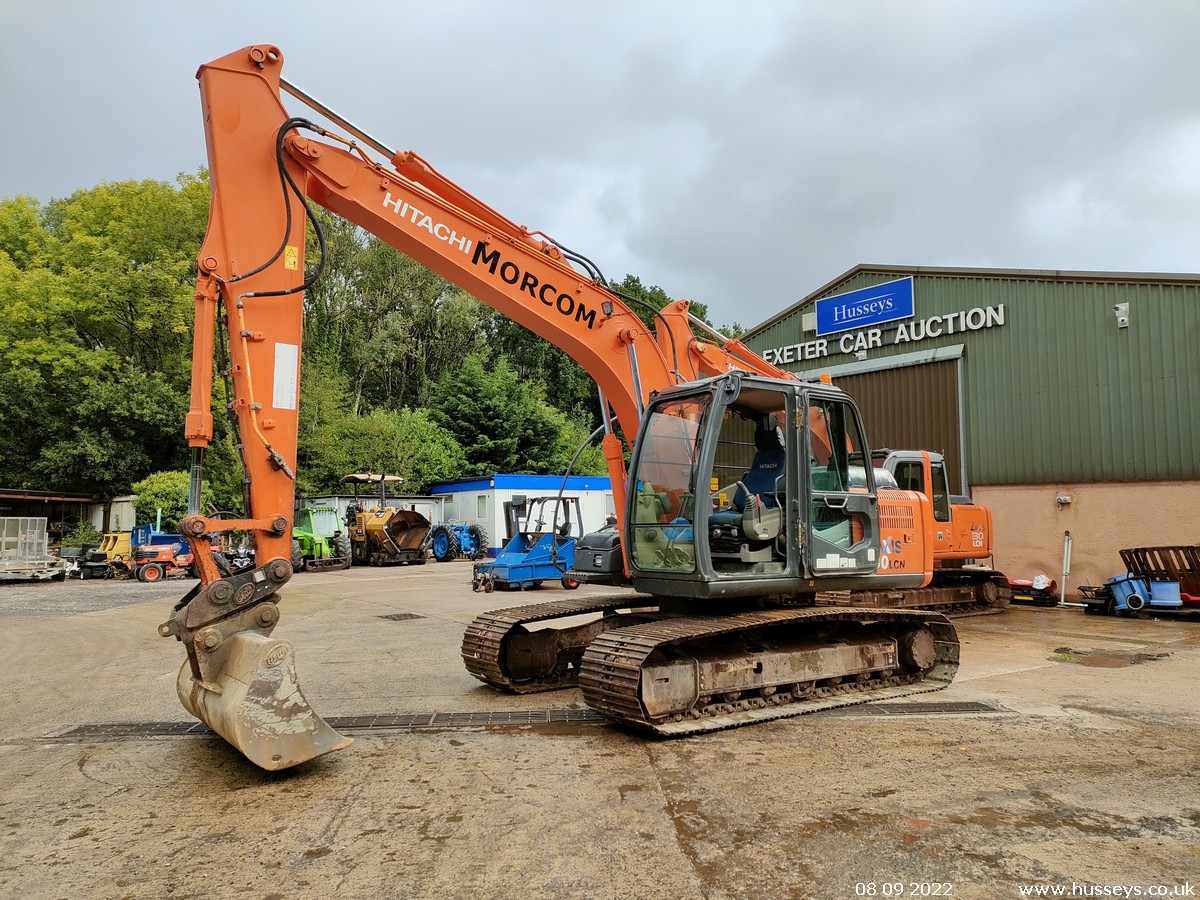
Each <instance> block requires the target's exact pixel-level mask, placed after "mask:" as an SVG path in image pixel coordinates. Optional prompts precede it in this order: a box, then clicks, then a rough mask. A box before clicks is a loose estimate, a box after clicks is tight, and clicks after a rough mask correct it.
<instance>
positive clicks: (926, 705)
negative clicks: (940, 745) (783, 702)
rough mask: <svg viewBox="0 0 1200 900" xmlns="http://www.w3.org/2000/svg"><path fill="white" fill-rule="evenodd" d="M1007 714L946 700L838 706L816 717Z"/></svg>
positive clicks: (968, 702)
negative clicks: (938, 701) (939, 701)
mask: <svg viewBox="0 0 1200 900" xmlns="http://www.w3.org/2000/svg"><path fill="white" fill-rule="evenodd" d="M1001 712H1007V710H1005V709H1003V708H1002V707H999V706H996V705H994V704H992V703H980V702H978V701H977V700H946V701H943V702H941V703H936V702H934V703H930V702H915V703H863V704H861V705H860V706H838V707H834V708H833V709H827V710H825V711H824V712H821V713H814V715H823V716H971V715H978V714H980V713H1001Z"/></svg>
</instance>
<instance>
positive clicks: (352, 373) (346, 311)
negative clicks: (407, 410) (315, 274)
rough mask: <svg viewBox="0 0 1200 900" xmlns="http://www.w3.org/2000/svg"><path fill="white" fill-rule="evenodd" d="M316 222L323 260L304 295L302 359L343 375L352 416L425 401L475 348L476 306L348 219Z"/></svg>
mask: <svg viewBox="0 0 1200 900" xmlns="http://www.w3.org/2000/svg"><path fill="white" fill-rule="evenodd" d="M320 221H321V227H322V230H323V231H324V232H325V236H326V245H327V258H326V265H325V270H324V272H323V273H322V276H321V279H320V280H318V281H317V283H316V284H315V285H314V286H313V287H312V288H311V289H310V290H309V291H308V293H307V294H306V296H305V323H304V325H305V327H304V341H305V348H306V361H307V360H310V359H314V358H319V359H320V360H322V364H323V365H325V366H327V367H329V366H332V367H336V369H337V370H339V371H340V372H341V373H342V374H343V375H344V376H345V378H346V388H347V390H348V396H347V398H346V400H347V401H348V402H349V404H350V407H351V409H352V411H354V412H356V413H357V412H360V411H363V410H364V409H370V408H375V407H385V408H388V409H401V408H404V407H420V406H425V405H427V400H428V397H429V391H430V389H431V387H432V385H433V384H434V383H436V382H437V381H438V380H439V379H440V378H441V377H442V375H443V374H444V373H445V372H447V371H448V370H450V369H452V368H454V367H455V366H457V365H458V362H459V360H460V359H461V358H462V357H463V355H464V354H466V353H468V352H470V351H471V350H472V349H475V348H477V347H478V346H481V345H480V343H479V342H480V339H481V335H482V322H483V320H482V318H481V312H482V309H483V307H482V305H481V304H480V303H479V301H477V300H475V299H474V298H473V297H471V296H470V295H468V294H466V293H464V292H463V291H461V290H459V289H458V288H456V287H455V286H454V285H452V284H451V283H450V282H448V281H446V280H445V279H444V278H441V277H439V276H437V275H435V274H434V273H433V272H431V271H429V270H428V269H426V268H425V267H424V266H421V265H420V264H419V263H417V262H416V261H415V260H413V259H411V258H409V257H407V256H405V255H404V254H402V253H400V252H399V251H397V250H396V249H395V248H393V247H390V246H388V245H387V244H385V243H383V242H382V241H380V240H379V239H378V238H376V237H374V236H372V235H369V234H367V233H365V232H364V231H362V229H360V228H357V227H356V226H354V225H352V224H350V223H349V222H346V221H345V220H343V219H338V218H336V217H333V216H330V215H328V214H326V215H323V216H321V218H320ZM311 255H313V256H315V254H311Z"/></svg>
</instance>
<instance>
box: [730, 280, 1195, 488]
mask: <svg viewBox="0 0 1200 900" xmlns="http://www.w3.org/2000/svg"><path fill="white" fill-rule="evenodd" d="M908 276H911V277H912V278H913V293H914V305H915V316H914V317H913V319H911V320H908V327H909V328H910V329H911V325H912V324H913V323H920V322H927V321H928V320H929V319H930V318H931V317H943V318H944V317H949V320H948V321H944V322H942V323H941V325H940V326H939V327H940V330H941V333H940V334H939V335H937V336H936V337H923V338H922V339H921V340H919V341H912V340H909V341H903V342H901V343H896V342H895V341H896V338H897V337H898V335H899V333H900V327H901V326H902V325H904V324H905V323H903V322H892V323H887V324H885V325H882V326H879V331H880V335H879V337H880V346H878V347H870V348H868V349H866V350H864V351H862V355H863V359H862V360H858V361H856V359H855V357H854V356H853V355H851V354H843V353H840V352H839V351H840V347H839V344H840V336H839V335H832V336H828V337H827V340H828V341H829V347H828V353H827V355H826V356H823V357H819V358H816V359H805V360H802V361H796V362H794V363H791V364H788V363H784V365H785V367H786V368H790V369H793V370H795V371H799V372H803V373H806V374H809V375H815V374H817V373H820V372H821V371H823V370H827V369H830V368H841V369H851V370H852V369H853V367H854V366H855V365H856V363H857V364H860V365H861V364H871V363H875V362H878V361H880V360H886V359H887V358H889V357H892V356H897V355H902V354H912V353H913V352H914V351H922V352H929V351H936V350H938V349H945V348H949V347H951V346H952V345H962V347H963V352H962V358H963V364H964V379H963V382H964V383H963V392H964V393H963V398H962V402H963V409H964V424H965V444H966V448H967V471H968V475H969V478H968V480H969V482H970V483H971V484H1029V483H1038V482H1051V481H1054V480H1056V479H1063V480H1071V481H1141V480H1144V481H1164V480H1174V479H1186V480H1196V479H1200V456H1197V454H1196V453H1195V452H1194V448H1195V447H1196V446H1197V442H1198V441H1200V416H1197V415H1194V414H1192V411H1194V410H1196V409H1198V408H1200V353H1198V352H1197V351H1196V348H1197V347H1198V346H1200V277H1197V276H1174V275H1140V274H1102V273H1055V272H1027V271H1022V270H1011V271H1003V270H1000V271H997V270H986V271H984V270H980V271H972V270H944V269H905V268H904V267H896V268H890V269H872V270H870V271H858V270H855V271H854V272H852V273H850V274H848V275H847V276H846V277H844V278H842V279H838V280H836V281H835V282H832V283H831V284H830V285H828V286H826V288H823V289H821V291H819V292H815V293H814V294H813V295H810V297H809V298H806V299H805V301H802V303H801V304H798V305H797V306H796V307H794V308H792V309H790V310H787V311H785V312H784V313H781V314H780V315H779V316H777V317H776V318H775V319H772V320H769V321H768V322H767V323H764V324H763V325H761V326H758V327H757V328H755V329H752V330H751V332H750V333H749V334H748V335H747V336H746V337H745V340H746V343H747V344H748V345H750V346H751V347H752V348H754V349H755V350H757V351H758V352H760V353H761V352H763V351H767V350H772V349H774V348H779V347H785V346H789V345H796V344H798V343H804V342H810V341H812V340H813V339H814V338H815V333H814V332H805V331H804V330H803V319H804V315H805V314H806V313H808V312H811V309H812V303H815V301H816V300H817V299H819V298H820V297H825V296H832V295H836V294H843V293H846V292H848V291H852V290H857V289H859V288H864V287H869V286H871V285H874V284H879V283H882V282H886V281H891V280H895V279H897V278H903V277H908ZM1118 304H1128V307H1129V326H1128V327H1127V328H1119V327H1118V323H1117V319H1116V315H1115V314H1114V311H1113V308H1114V307H1115V306H1117V305H1118ZM1000 307H1003V315H1004V320H1003V324H1001V325H993V326H990V327H986V328H979V329H976V330H966V331H964V330H962V322H963V318H962V317H961V316H960V314H961V313H964V312H966V311H969V310H973V309H992V310H996V309H999V308H1000ZM952 327H953V332H952V333H951V331H950V329H951V328H952ZM834 383H835V384H836V383H839V382H838V379H837V377H835V379H834ZM907 402H908V398H906V397H905V396H904V395H903V394H898V395H897V396H896V404H897V407H898V408H900V409H903V407H904V405H905V404H906V403H907Z"/></svg>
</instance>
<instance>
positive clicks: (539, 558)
mask: <svg viewBox="0 0 1200 900" xmlns="http://www.w3.org/2000/svg"><path fill="white" fill-rule="evenodd" d="M525 510H526V514H525V520H524V523H523V524H522V525H520V526H519V527H518V529H516V531H515V534H513V536H512V537H511V538H510V539H509V541H508V543H507V544H505V545H504V548H503V549H502V550H501V551H500V553H499V555H498V556H497V557H496V558H495V559H491V560H487V561H486V562H481V563H476V564H475V571H474V575H473V577H472V579H471V587H472V588H473V589H474V590H476V591H485V592H487V593H489V594H490V593H491V592H492V591H494V590H496V589H497V588H499V589H500V590H511V589H514V588H518V589H520V590H523V591H524V590H528V589H530V588H536V587H540V586H541V585H542V584H543V583H544V582H546V581H548V580H551V579H553V580H556V581H558V582H559V583H560V584H561V585H562V586H563V587H565V588H567V589H568V590H574V589H575V588H577V587H579V582H578V581H576V580H575V579H574V578H571V577H570V574H569V573H570V571H571V569H572V568H573V567H574V565H575V542H576V541H577V540H578V539H579V538H581V537H582V536H583V524H582V521H581V518H580V511H579V498H578V497H560V496H555V497H535V498H533V499H531V500H529V501H528V503H527V504H526V506H525Z"/></svg>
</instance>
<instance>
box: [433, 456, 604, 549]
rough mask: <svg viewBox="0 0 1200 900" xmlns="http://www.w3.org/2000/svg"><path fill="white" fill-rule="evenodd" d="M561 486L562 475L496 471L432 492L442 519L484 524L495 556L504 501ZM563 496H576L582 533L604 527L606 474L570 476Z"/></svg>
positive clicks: (540, 494)
mask: <svg viewBox="0 0 1200 900" xmlns="http://www.w3.org/2000/svg"><path fill="white" fill-rule="evenodd" d="M561 487H562V477H561V476H558V475H507V474H497V475H493V476H490V477H488V478H481V479H475V480H472V481H467V482H457V483H456V482H448V483H446V484H437V485H434V486H433V487H432V488H431V491H432V493H433V494H434V495H435V496H436V497H439V498H444V500H445V507H444V508H443V511H442V512H443V516H444V521H455V522H461V523H464V524H471V523H474V524H477V525H480V526H482V527H483V529H484V530H485V531H486V532H487V535H488V543H489V545H490V546H489V552H490V555H492V556H495V555H496V552H497V551H498V550H500V549H501V548H502V547H503V544H504V538H505V531H506V528H505V525H506V523H505V518H504V515H505V514H504V504H505V503H506V502H512V500H513V499H514V498H515V497H518V496H523V497H525V498H527V499H529V500H532V499H533V498H535V497H547V496H557V494H558V493H559V489H560V488H561ZM564 496H567V497H578V498H579V505H580V514H581V515H582V516H583V530H584V532H585V533H586V532H589V531H595V530H597V529H598V528H600V527H601V526H603V525H604V519H605V516H606V515H607V514H608V513H609V512H611V511H612V509H613V497H612V488H611V486H610V482H609V479H608V478H607V477H606V476H582V475H572V476H571V477H570V479H569V480H568V483H567V487H566V490H565V492H564Z"/></svg>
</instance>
